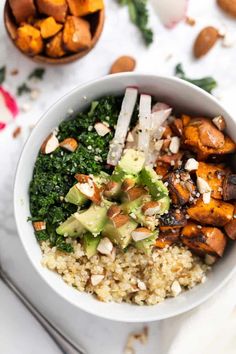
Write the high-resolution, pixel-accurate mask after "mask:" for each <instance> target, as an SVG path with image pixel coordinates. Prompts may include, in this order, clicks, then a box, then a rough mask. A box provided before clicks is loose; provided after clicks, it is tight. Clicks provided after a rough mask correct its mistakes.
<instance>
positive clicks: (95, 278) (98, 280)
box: [90, 274, 104, 286]
mask: <svg viewBox="0 0 236 354" xmlns="http://www.w3.org/2000/svg"><path fill="white" fill-rule="evenodd" d="M103 279H104V275H102V274H93V275H91V278H90V280H91V284H92V285H93V286H96V285H98V284H99V283H101V281H102V280H103Z"/></svg>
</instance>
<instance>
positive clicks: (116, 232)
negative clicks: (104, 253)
mask: <svg viewBox="0 0 236 354" xmlns="http://www.w3.org/2000/svg"><path fill="white" fill-rule="evenodd" d="M137 225H138V224H137V223H136V222H135V221H134V220H132V219H130V221H128V222H127V223H126V224H124V225H122V226H121V227H119V228H116V227H115V226H114V225H113V223H112V222H111V221H108V222H107V223H106V225H105V227H104V229H103V231H102V236H103V237H108V238H109V239H110V240H111V241H112V242H113V243H115V244H117V245H118V246H120V247H121V248H122V249H124V248H126V247H127V246H128V245H129V243H130V242H131V240H132V238H131V232H132V231H134V230H135V229H136V227H137Z"/></svg>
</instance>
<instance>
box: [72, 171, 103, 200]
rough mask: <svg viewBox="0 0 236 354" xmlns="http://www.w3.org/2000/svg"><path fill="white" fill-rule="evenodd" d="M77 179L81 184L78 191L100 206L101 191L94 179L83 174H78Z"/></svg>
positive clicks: (78, 184)
mask: <svg viewBox="0 0 236 354" xmlns="http://www.w3.org/2000/svg"><path fill="white" fill-rule="evenodd" d="M75 178H76V179H77V181H78V182H79V183H77V184H76V186H77V188H78V190H79V191H80V192H81V193H82V194H84V195H85V196H86V197H87V198H88V199H90V200H92V201H93V202H94V203H95V204H100V203H101V191H100V188H99V187H98V186H97V185H96V183H94V181H93V180H92V178H91V177H89V176H87V175H83V174H76V175H75Z"/></svg>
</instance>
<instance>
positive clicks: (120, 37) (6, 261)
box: [0, 0, 236, 354]
mask: <svg viewBox="0 0 236 354" xmlns="http://www.w3.org/2000/svg"><path fill="white" fill-rule="evenodd" d="M106 6H107V10H106V23H105V28H104V32H103V34H102V37H101V40H100V41H99V43H98V44H97V46H96V48H95V49H94V50H93V51H92V52H91V53H89V54H88V55H87V56H86V57H85V58H83V59H81V60H80V61H78V62H75V63H73V64H69V65H65V66H58V67H52V66H45V68H46V75H45V79H44V80H43V81H42V82H39V83H32V86H34V85H35V87H36V88H37V89H40V91H41V94H40V96H39V98H38V99H37V100H36V101H32V100H30V99H29V97H28V96H27V95H26V96H23V97H22V98H20V99H19V105H20V107H21V108H22V109H23V110H26V108H27V110H28V111H27V112H22V113H21V114H20V115H19V117H18V118H17V120H16V122H15V125H11V126H9V127H8V128H7V129H5V130H4V131H3V132H1V133H0V166H1V168H0V170H1V173H0V195H1V197H0V259H1V262H2V263H3V266H4V268H5V269H6V270H7V271H8V273H9V274H10V275H11V277H12V278H13V279H14V280H15V281H16V282H17V283H18V284H19V286H20V287H21V289H23V291H24V292H25V293H26V294H27V296H28V297H29V298H30V299H31V300H32V302H33V303H34V304H35V305H37V307H38V308H39V309H40V310H41V311H42V312H43V313H44V314H45V315H46V316H47V317H48V318H49V319H51V320H52V321H54V322H55V323H56V324H57V325H58V326H59V327H61V328H62V329H63V330H64V331H65V333H67V334H68V335H70V336H71V337H72V338H73V339H74V340H75V341H78V342H81V343H83V345H84V347H85V348H86V349H87V351H88V353H89V354H97V353H99V354H110V353H112V354H122V351H123V348H124V344H125V341H126V338H127V336H128V334H129V333H130V332H132V331H136V330H140V329H142V327H143V324H142V323H136V324H132V323H131V324H125V323H119V322H111V321H107V320H103V319H99V318H96V317H94V316H91V315H89V314H86V313H85V312H82V311H79V310H76V309H75V308H74V307H73V306H72V305H70V304H65V303H64V301H63V300H62V299H61V298H60V297H59V296H58V295H57V294H56V293H54V291H53V290H52V289H50V288H49V287H48V286H47V285H46V284H45V283H44V282H43V281H42V279H41V278H39V275H38V274H36V272H35V270H34V269H33V268H32V266H31V264H30V262H29V260H28V258H27V257H26V255H25V253H24V251H23V249H22V246H21V244H20V241H19V238H18V237H17V232H16V227H15V222H14V217H13V204H12V188H13V181H14V173H15V169H16V164H17V160H18V158H19V154H20V152H21V150H22V146H23V142H24V139H25V136H26V135H27V133H28V131H29V127H30V125H32V124H34V123H35V122H37V120H38V119H39V117H40V116H41V114H42V113H43V112H44V111H45V110H46V109H47V108H48V107H49V106H50V105H51V104H52V103H54V102H55V101H56V100H57V99H59V98H60V97H61V96H62V95H63V94H64V93H66V92H68V91H69V90H71V89H72V88H74V87H75V86H76V85H79V84H81V83H83V82H86V81H88V80H92V79H94V78H97V77H101V76H103V75H106V74H107V73H108V71H109V68H110V66H111V64H112V62H113V61H114V60H115V59H116V58H117V57H118V56H120V55H124V54H128V55H132V56H134V57H135V58H136V59H137V68H136V71H137V72H142V73H153V74H162V75H172V74H173V70H174V67H175V65H176V64H177V63H178V62H182V63H183V64H184V67H185V69H186V72H187V73H188V74H189V75H191V76H193V77H199V76H206V75H207V76H208V75H212V76H214V77H215V79H216V80H217V81H218V83H219V86H218V88H217V89H216V90H215V95H216V96H217V97H218V98H219V99H220V100H221V101H222V102H223V103H224V104H225V106H226V107H227V108H228V109H229V110H230V111H231V112H232V113H234V114H236V103H235V82H236V70H235V65H236V64H235V61H236V46H234V47H231V48H222V46H221V44H220V43H218V44H217V45H216V47H215V48H214V49H213V50H212V51H211V53H209V55H207V56H206V57H205V58H203V59H201V60H199V61H195V60H194V59H193V58H192V55H191V50H192V44H193V40H194V38H195V36H196V34H197V33H198V31H199V30H200V29H201V28H202V27H204V26H205V25H211V24H212V25H216V26H218V27H220V28H223V27H225V26H226V27H227V30H230V31H231V32H232V33H233V32H234V34H235V32H236V28H235V22H233V20H231V19H229V18H227V17H226V16H225V15H224V14H222V13H221V12H220V11H219V10H218V9H217V8H216V6H215V1H214V0H209V1H208V2H205V1H193V0H192V1H190V8H189V16H191V17H193V18H195V19H196V25H195V26H194V27H190V26H188V25H187V24H185V23H182V24H180V25H179V26H178V27H176V29H174V30H166V29H164V28H163V27H162V25H161V24H160V22H159V20H158V19H157V18H156V17H155V15H153V14H152V15H151V26H152V27H153V28H154V30H155V42H154V43H153V45H152V46H151V47H150V48H146V47H145V46H144V45H143V43H142V41H141V40H140V36H139V33H138V32H137V30H136V28H135V27H134V26H133V25H132V24H131V23H130V21H129V19H128V14H127V11H126V9H125V8H121V7H120V6H118V5H117V3H116V1H115V0H107V1H106ZM0 11H1V12H2V11H3V1H1V2H0ZM5 64H7V68H8V71H9V72H10V71H11V70H13V69H15V68H17V69H18V70H19V74H18V75H17V76H10V75H8V77H7V80H6V83H5V87H6V88H8V89H9V91H11V92H12V93H14V92H15V90H16V87H17V86H18V85H19V84H20V83H22V82H24V81H25V79H26V77H27V75H28V74H29V73H30V72H31V71H32V70H33V68H35V67H36V66H37V65H35V64H34V63H33V62H32V61H30V60H28V59H26V58H25V57H23V56H22V55H21V54H19V53H18V52H17V51H16V50H15V48H14V47H13V45H12V43H11V42H10V41H9V39H8V38H7V35H6V33H5V30H4V27H3V23H2V22H0V67H1V66H2V65H5ZM16 125H20V126H22V127H24V129H23V132H22V134H21V135H20V136H19V137H18V138H17V139H13V138H12V132H13V130H14V129H15V127H16ZM3 299H4V302H3V301H2V300H3ZM6 299H8V300H9V302H8V305H4V304H5V300H6ZM11 301H13V299H12V295H11V294H9V293H8V291H7V290H6V289H5V288H4V286H3V284H1V283H0V313H1V315H0V352H1V353H4V354H15V353H20V354H21V353H23V352H24V353H25V354H28V353H31V352H34V354H35V353H37V350H38V351H39V352H40V350H41V349H42V348H43V343H44V342H43V339H42V336H43V335H40V336H39V335H36V332H35V333H34V330H35V331H36V329H37V328H36V327H37V325H36V324H35V323H34V321H33V320H32V318H30V317H29V316H28V315H27V314H25V313H24V312H23V311H21V310H16V307H15V305H11ZM12 304H13V303H12ZM5 306H7V311H6V307H5ZM13 322H14V326H13ZM159 326H160V323H159V322H153V323H149V324H148V327H149V339H148V343H147V345H145V346H141V345H140V346H139V347H138V351H137V353H139V354H141V353H149V354H154V353H155V354H157V353H159V354H161V338H160V333H159ZM13 327H14V330H15V331H19V333H20V336H19V335H18V339H17V340H13V338H14V336H13V332H12V329H13ZM35 328H36V329H35ZM35 338H37V341H38V343H41V346H39V347H38V346H36V347H37V348H38V349H36V348H35V350H34V351H32V347H33V346H34V345H35V340H36V339H35ZM45 340H46V339H45ZM27 342H28V344H29V343H31V347H30V346H28V347H27V346H26V343H27ZM19 348H20V349H21V350H19ZM30 348H31V349H30ZM41 352H42V351H41ZM47 353H58V351H57V349H56V348H55V347H54V346H53V345H52V343H51V344H50V349H48V351H47ZM186 354H187V353H186Z"/></svg>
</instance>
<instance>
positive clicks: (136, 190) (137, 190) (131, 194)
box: [126, 187, 147, 202]
mask: <svg viewBox="0 0 236 354" xmlns="http://www.w3.org/2000/svg"><path fill="white" fill-rule="evenodd" d="M145 194H147V191H146V190H145V189H144V188H142V187H133V188H131V189H129V190H128V191H127V192H126V195H127V198H128V200H129V201H130V202H132V201H133V200H135V199H137V198H139V197H141V196H142V195H145Z"/></svg>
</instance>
